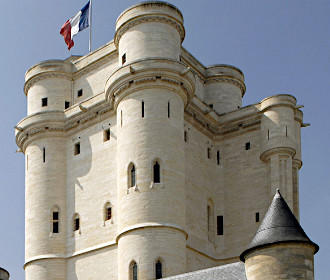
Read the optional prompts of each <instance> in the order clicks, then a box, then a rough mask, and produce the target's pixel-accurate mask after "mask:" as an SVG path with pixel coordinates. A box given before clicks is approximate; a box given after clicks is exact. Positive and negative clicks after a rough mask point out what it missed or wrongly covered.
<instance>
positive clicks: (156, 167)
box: [154, 161, 160, 183]
mask: <svg viewBox="0 0 330 280" xmlns="http://www.w3.org/2000/svg"><path fill="white" fill-rule="evenodd" d="M154 183H160V165H159V163H158V162H157V161H156V162H155V164H154Z"/></svg>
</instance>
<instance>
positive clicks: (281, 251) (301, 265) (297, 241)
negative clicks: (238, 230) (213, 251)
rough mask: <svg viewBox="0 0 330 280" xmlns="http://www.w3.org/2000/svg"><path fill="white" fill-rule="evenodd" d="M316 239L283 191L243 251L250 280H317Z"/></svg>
mask: <svg viewBox="0 0 330 280" xmlns="http://www.w3.org/2000/svg"><path fill="white" fill-rule="evenodd" d="M318 249H319V247H318V245H317V244H315V243H314V242H312V241H311V240H310V239H309V238H308V236H307V235H306V233H305V232H304V230H303V229H302V228H301V226H300V224H299V222H298V221H297V219H296V218H295V216H294V215H293V213H292V212H291V210H290V208H289V207H288V205H287V204H286V202H285V200H284V199H283V197H282V196H281V194H280V192H279V190H277V193H276V195H275V196H274V199H273V201H272V203H271V205H270V207H269V209H268V211H267V213H266V215H265V217H264V219H263V221H262V223H261V225H260V227H259V229H258V231H257V233H256V235H255V237H254V239H253V240H252V242H251V244H250V245H249V247H248V248H247V249H246V250H245V251H244V252H243V253H242V254H241V256H240V259H241V260H242V261H243V262H245V271H246V276H247V280H263V279H267V280H278V279H283V280H291V279H304V280H314V254H315V253H316V252H317V251H318Z"/></svg>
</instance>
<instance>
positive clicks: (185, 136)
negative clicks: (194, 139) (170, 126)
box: [184, 130, 188, 143]
mask: <svg viewBox="0 0 330 280" xmlns="http://www.w3.org/2000/svg"><path fill="white" fill-rule="evenodd" d="M184 141H185V142H186V143H187V142H188V132H187V131H186V130H185V131H184Z"/></svg>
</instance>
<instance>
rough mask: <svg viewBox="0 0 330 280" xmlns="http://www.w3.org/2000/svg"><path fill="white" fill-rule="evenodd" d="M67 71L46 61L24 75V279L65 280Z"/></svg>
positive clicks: (58, 63)
mask: <svg viewBox="0 0 330 280" xmlns="http://www.w3.org/2000/svg"><path fill="white" fill-rule="evenodd" d="M70 67H71V66H70V65H69V64H67V63H66V62H60V61H48V62H43V63H41V64H40V65H37V66H34V67H32V68H31V69H30V70H29V71H28V72H27V74H26V83H25V93H26V95H27V98H28V114H29V116H28V117H27V118H25V119H23V120H22V121H21V122H20V123H19V124H18V127H21V128H20V129H22V127H23V128H25V131H24V134H22V133H20V135H19V138H20V140H21V139H23V138H24V137H26V136H28V139H27V140H25V141H24V145H22V146H21V149H22V151H23V152H24V153H25V159H26V176H25V180H26V181H25V188H26V189H25V272H26V279H27V280H32V279H50V280H52V279H65V277H66V263H65V254H66V226H65V221H66V199H65V198H66V149H65V147H66V139H65V137H64V131H63V129H62V127H63V126H64V105H65V100H70V99H69V98H70V94H71V81H70V78H69V76H70V73H69V72H70V69H71V68H70ZM43 98H47V103H46V106H42V105H43V104H42V99H43ZM54 111H55V112H54ZM35 113H40V114H37V115H34V114H35ZM21 134H22V135H21Z"/></svg>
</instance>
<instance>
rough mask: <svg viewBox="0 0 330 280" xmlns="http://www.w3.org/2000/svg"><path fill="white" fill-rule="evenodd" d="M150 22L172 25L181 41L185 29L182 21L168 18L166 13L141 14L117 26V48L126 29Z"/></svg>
mask: <svg viewBox="0 0 330 280" xmlns="http://www.w3.org/2000/svg"><path fill="white" fill-rule="evenodd" d="M150 22H160V23H164V24H168V25H170V26H172V27H174V28H175V29H176V30H177V31H178V32H179V34H180V38H181V42H183V40H184V37H185V29H184V26H183V24H182V23H179V22H178V21H177V20H175V19H174V18H170V17H169V16H167V15H162V14H159V15H155V14H154V15H141V16H138V17H135V18H132V19H130V20H129V21H127V22H125V23H124V24H123V25H121V26H119V28H118V30H117V31H116V34H115V39H114V42H115V45H116V47H117V48H118V45H119V41H120V38H121V37H122V36H123V34H124V33H125V32H126V31H128V30H129V29H130V28H132V27H134V26H136V25H138V24H141V23H150Z"/></svg>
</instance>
